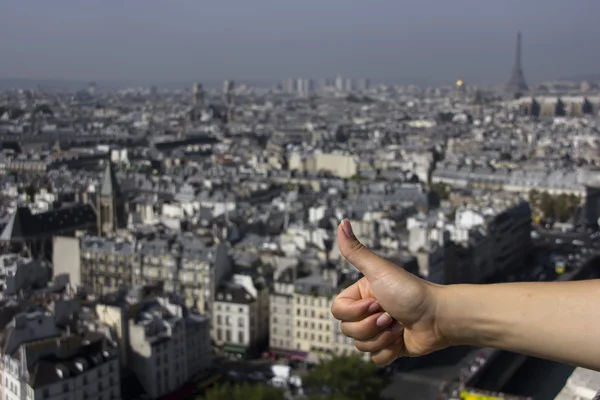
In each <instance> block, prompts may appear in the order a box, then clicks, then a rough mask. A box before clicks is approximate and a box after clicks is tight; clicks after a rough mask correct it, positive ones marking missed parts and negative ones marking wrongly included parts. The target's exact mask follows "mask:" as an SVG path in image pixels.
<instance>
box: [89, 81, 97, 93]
mask: <svg viewBox="0 0 600 400" xmlns="http://www.w3.org/2000/svg"><path fill="white" fill-rule="evenodd" d="M88 93H89V95H90V96H93V95H95V94H96V82H90V84H89V85H88Z"/></svg>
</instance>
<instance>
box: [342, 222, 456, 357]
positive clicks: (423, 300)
mask: <svg viewBox="0 0 600 400" xmlns="http://www.w3.org/2000/svg"><path fill="white" fill-rule="evenodd" d="M337 237H338V244H339V247H340V251H341V253H342V255H343V256H344V257H345V258H346V259H347V260H348V261H349V262H350V263H351V264H352V265H354V266H355V267H356V268H357V269H358V270H359V271H361V272H362V274H363V275H364V277H362V278H361V279H360V280H358V281H357V282H356V283H355V284H353V285H352V286H350V287H348V288H347V289H346V290H344V291H343V292H341V293H340V294H339V295H338V296H337V297H336V299H335V300H334V302H333V304H332V307H331V311H332V313H333V316H334V317H335V318H336V319H337V320H339V321H341V330H342V332H343V333H344V334H345V335H346V336H349V337H351V338H353V339H354V344H355V346H356V348H357V349H358V350H360V351H363V352H370V353H372V356H371V358H372V360H373V362H375V363H376V364H379V365H386V364H389V363H391V362H392V361H394V360H395V359H396V358H398V357H401V356H408V357H414V356H419V355H424V354H428V353H431V352H432V351H435V350H439V349H441V348H444V347H447V346H448V345H449V344H450V343H449V342H448V341H447V340H446V339H445V338H444V337H443V335H442V333H441V331H440V329H439V326H437V325H436V313H437V312H438V311H437V310H438V309H439V302H440V299H439V291H440V290H442V287H441V286H439V285H435V284H432V283H430V282H427V281H425V280H422V279H420V278H418V277H416V276H414V275H412V274H410V273H408V272H406V271H405V270H404V269H403V268H401V267H399V266H397V265H395V264H393V263H391V262H389V261H386V260H384V259H383V258H381V257H379V256H377V255H375V254H374V253H372V252H371V251H370V250H369V249H367V248H366V247H364V246H363V245H362V244H361V243H360V242H359V241H358V239H357V238H356V237H355V235H354V233H353V231H352V225H351V224H350V221H348V220H347V219H345V220H343V221H342V223H341V224H340V226H339V227H338V232H337ZM438 320H439V318H438ZM438 322H439V321H438Z"/></svg>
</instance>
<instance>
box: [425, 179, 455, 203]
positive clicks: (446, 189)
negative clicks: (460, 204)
mask: <svg viewBox="0 0 600 400" xmlns="http://www.w3.org/2000/svg"><path fill="white" fill-rule="evenodd" d="M430 190H431V191H432V192H433V193H435V194H436V195H437V197H438V199H440V200H448V198H449V197H450V192H451V188H450V186H448V185H446V184H445V183H441V182H440V183H433V184H431V187H430Z"/></svg>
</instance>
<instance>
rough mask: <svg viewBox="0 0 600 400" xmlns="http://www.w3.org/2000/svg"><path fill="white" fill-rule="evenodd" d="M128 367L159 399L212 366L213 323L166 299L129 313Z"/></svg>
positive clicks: (141, 304)
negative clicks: (211, 337)
mask: <svg viewBox="0 0 600 400" xmlns="http://www.w3.org/2000/svg"><path fill="white" fill-rule="evenodd" d="M128 314H129V319H128V329H127V330H128V343H129V346H128V347H129V353H130V354H129V357H128V363H129V366H130V368H131V370H132V371H133V372H134V373H135V374H136V376H137V377H138V379H139V380H140V382H141V384H142V386H143V387H144V390H146V392H147V393H148V394H149V395H150V396H151V397H152V398H158V397H160V396H163V395H165V394H168V393H171V392H173V391H175V390H176V389H178V388H179V387H181V386H182V385H183V384H184V383H185V382H187V381H188V380H189V379H190V378H191V377H193V376H194V375H195V374H197V373H198V372H200V371H202V370H205V369H207V368H209V367H210V366H211V365H212V348H211V343H210V326H209V319H208V318H206V317H205V316H202V315H199V314H195V313H191V312H188V311H187V310H186V309H185V308H184V307H182V306H180V305H179V304H176V303H173V302H171V301H170V300H168V299H166V298H162V297H156V298H152V299H148V300H142V301H140V302H139V303H137V304H135V305H133V306H132V307H130V308H129V310H128Z"/></svg>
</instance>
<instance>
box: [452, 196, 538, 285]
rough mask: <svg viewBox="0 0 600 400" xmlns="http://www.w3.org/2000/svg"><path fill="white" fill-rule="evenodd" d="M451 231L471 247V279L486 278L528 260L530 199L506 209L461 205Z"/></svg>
mask: <svg viewBox="0 0 600 400" xmlns="http://www.w3.org/2000/svg"><path fill="white" fill-rule="evenodd" d="M451 233H452V240H453V241H454V242H456V243H464V244H465V246H467V247H469V248H470V250H471V257H472V258H471V263H469V268H470V269H471V270H470V273H468V274H467V275H469V276H470V279H469V281H470V282H482V281H485V280H486V279H488V278H490V277H491V276H493V275H494V274H497V273H501V272H507V273H510V272H511V271H514V270H516V269H518V268H519V267H520V266H522V265H523V263H524V262H525V260H526V258H527V256H528V255H529V254H530V252H531V249H532V242H531V208H530V207H529V203H527V202H526V201H520V202H518V203H517V204H515V205H511V206H508V207H506V208H504V209H494V208H484V209H481V210H475V209H473V208H470V207H461V208H458V209H457V211H456V217H455V223H454V227H453V228H452V232H451ZM463 267H464V266H463Z"/></svg>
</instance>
